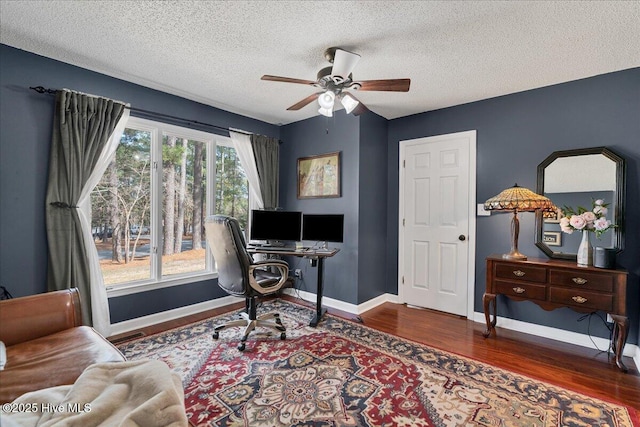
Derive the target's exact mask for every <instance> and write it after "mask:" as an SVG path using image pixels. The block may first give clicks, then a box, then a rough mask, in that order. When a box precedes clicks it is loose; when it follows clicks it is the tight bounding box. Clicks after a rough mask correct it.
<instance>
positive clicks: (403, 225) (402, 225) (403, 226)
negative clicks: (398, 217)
mask: <svg viewBox="0 0 640 427" xmlns="http://www.w3.org/2000/svg"><path fill="white" fill-rule="evenodd" d="M402 226H403V227H404V218H402Z"/></svg>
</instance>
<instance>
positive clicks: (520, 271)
mask: <svg viewBox="0 0 640 427" xmlns="http://www.w3.org/2000/svg"><path fill="white" fill-rule="evenodd" d="M513 274H515V275H516V276H518V277H522V276H524V275H525V274H527V273H525V272H524V271H522V270H514V271H513Z"/></svg>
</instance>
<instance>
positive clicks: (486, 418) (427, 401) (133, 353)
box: [118, 300, 640, 427]
mask: <svg viewBox="0 0 640 427" xmlns="http://www.w3.org/2000/svg"><path fill="white" fill-rule="evenodd" d="M259 311H261V312H267V311H278V312H279V313H280V315H281V318H282V321H283V323H284V325H285V326H286V328H287V339H286V340H284V341H282V340H280V335H279V334H273V335H269V332H267V330H266V329H265V330H260V329H259V330H258V331H257V332H258V333H256V332H254V333H253V334H252V335H251V336H250V338H249V340H248V341H247V348H246V350H245V351H244V352H240V351H238V349H237V345H238V341H239V338H240V328H230V329H227V330H224V331H222V332H221V333H220V339H219V340H217V341H216V340H213V339H212V337H211V331H212V330H213V326H214V325H215V324H218V323H220V322H223V321H225V320H230V319H232V318H235V317H236V316H237V313H229V314H226V315H222V316H218V317H214V318H211V319H207V320H204V321H201V322H198V323H194V324H191V325H188V326H185V327H182V328H178V329H174V330H171V331H168V332H164V333H161V334H158V335H153V336H149V337H145V338H141V339H138V340H135V341H130V342H127V343H124V344H121V345H119V346H118V347H119V348H120V350H121V351H122V352H123V353H124V354H125V355H126V357H127V358H128V359H130V360H133V359H141V358H152V359H160V360H162V361H164V362H165V363H167V364H168V365H169V366H170V367H171V368H172V369H173V370H174V371H176V372H177V373H178V374H180V375H181V377H182V380H183V385H184V391H185V404H186V409H187V414H188V416H189V419H190V421H191V422H192V423H193V424H194V425H197V426H228V427H231V426H233V427H239V426H257V427H262V426H264V427H267V426H269V427H284V426H341V427H342V426H345V427H346V426H354V427H356V426H357V427H360V426H376V427H382V426H406V427H409V426H411V427H420V426H424V427H427V426H429V427H431V426H433V427H436V426H438V427H440V426H443V427H444V426H447V427H448V426H451V427H453V426H505V427H517V426H523V427H524V426H527V427H534V426H580V427H584V426H609V427H623V426H634V425H636V426H637V425H640V422H639V421H638V418H637V417H638V415H637V413H636V412H635V411H633V410H632V409H629V408H626V407H624V406H622V405H617V404H614V403H610V402H605V401H602V400H598V399H594V398H591V397H587V396H584V395H581V394H578V393H575V392H572V391H569V390H565V389H562V388H559V387H556V386H553V385H550V384H545V383H541V382H539V381H536V380H533V379H530V378H527V377H524V376H522V375H518V374H514V373H511V372H508V371H505V370H503V369H499V368H496V367H493V366H491V365H488V364H485V363H480V362H477V361H474V360H471V359H467V358H464V357H461V356H457V355H454V354H451V353H448V352H445V351H441V350H436V349H433V348H430V347H427V346H424V345H420V344H417V343H415V342H411V341H407V340H404V339H401V338H398V337H395V336H393V335H389V334H385V333H382V332H379V331H376V330H374V329H371V328H368V327H366V326H363V325H361V324H357V323H354V322H350V321H346V320H342V319H339V318H337V317H334V316H331V315H326V316H325V320H324V321H323V322H321V323H320V324H319V325H318V327H317V328H311V327H309V326H308V322H309V319H310V318H311V316H312V310H311V309H309V308H306V307H303V306H300V305H298V304H294V303H290V302H286V301H281V300H275V301H269V302H265V303H264V304H263V305H262V306H261V307H260V310H259Z"/></svg>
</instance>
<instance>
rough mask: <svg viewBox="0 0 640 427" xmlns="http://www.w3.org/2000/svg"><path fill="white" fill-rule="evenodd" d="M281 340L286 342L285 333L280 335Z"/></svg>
mask: <svg viewBox="0 0 640 427" xmlns="http://www.w3.org/2000/svg"><path fill="white" fill-rule="evenodd" d="M280 339H281V340H284V339H287V334H285V333H284V332H283V333H281V334H280Z"/></svg>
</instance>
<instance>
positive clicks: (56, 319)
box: [0, 288, 82, 347]
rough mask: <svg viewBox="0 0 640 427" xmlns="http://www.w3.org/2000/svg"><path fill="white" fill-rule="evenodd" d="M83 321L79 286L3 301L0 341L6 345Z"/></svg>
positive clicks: (0, 304) (0, 319) (0, 307)
mask: <svg viewBox="0 0 640 427" xmlns="http://www.w3.org/2000/svg"><path fill="white" fill-rule="evenodd" d="M81 325H82V312H81V309H80V295H79V294H78V289H76V288H72V289H65V290H62V291H53V292H47V293H44V294H37V295H30V296H27V297H19V298H13V299H7V300H2V301H0V341H3V342H4V343H5V345H6V346H7V347H9V346H11V345H14V344H19V343H21V342H26V341H30V340H33V339H36V338H40V337H44V336H47V335H51V334H53V333H56V332H60V331H63V330H65V329H70V328H73V327H76V326H81Z"/></svg>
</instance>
